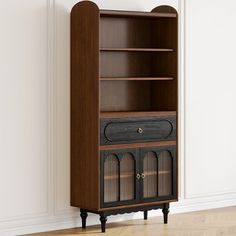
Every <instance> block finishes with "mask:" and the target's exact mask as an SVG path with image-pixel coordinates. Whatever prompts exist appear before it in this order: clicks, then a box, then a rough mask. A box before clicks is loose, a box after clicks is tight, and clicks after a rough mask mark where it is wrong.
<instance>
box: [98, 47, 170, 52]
mask: <svg viewBox="0 0 236 236" xmlns="http://www.w3.org/2000/svg"><path fill="white" fill-rule="evenodd" d="M100 51H117V52H173V51H174V49H172V48H118V47H117V48H116V47H107V48H105V47H102V48H100Z"/></svg>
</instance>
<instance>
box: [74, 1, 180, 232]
mask: <svg viewBox="0 0 236 236" xmlns="http://www.w3.org/2000/svg"><path fill="white" fill-rule="evenodd" d="M114 29H115V30H114ZM177 153H178V14H177V12H176V10H175V9H174V8H172V7H170V6H159V7H156V8H155V9H153V10H152V12H130V11H110V10H99V8H98V7H97V5H96V4H95V3H93V2H91V1H81V2H79V3H77V4H76V5H75V6H74V7H73V9H72V12H71V205H72V206H75V207H79V208H80V212H81V213H80V216H81V219H82V227H83V228H85V227H86V219H87V216H88V212H91V213H96V214H99V215H100V221H101V230H102V232H105V229H106V222H107V219H108V218H107V217H108V216H109V215H116V214H123V213H129V212H136V211H143V212H144V219H145V220H147V218H148V211H149V210H153V209H162V211H163V216H164V223H167V221H168V213H169V203H170V202H174V201H177V199H178V155H177Z"/></svg>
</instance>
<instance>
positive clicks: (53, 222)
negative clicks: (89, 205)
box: [0, 196, 236, 236]
mask: <svg viewBox="0 0 236 236" xmlns="http://www.w3.org/2000/svg"><path fill="white" fill-rule="evenodd" d="M235 205H236V196H231V197H230V198H225V196H224V198H223V197H221V196H219V197H214V198H206V199H200V200H198V199H195V200H194V201H193V200H192V201H191V200H185V199H183V200H180V201H179V202H178V203H172V204H171V208H170V210H171V214H178V213H186V212H191V211H201V210H208V209H214V208H222V207H230V206H235ZM161 214H162V213H161V211H160V210H155V211H150V213H149V216H150V217H154V216H160V215H161ZM142 218H143V214H142V212H139V213H134V214H124V215H118V216H110V217H109V218H108V223H112V222H119V221H126V220H132V219H142ZM160 220H161V219H160ZM87 221H88V222H87V225H88V226H89V225H97V224H99V217H98V216H97V215H94V214H90V215H89V217H88V220H87ZM80 225H81V221H80V217H79V214H75V212H74V211H72V212H71V216H70V214H66V215H65V216H63V215H60V216H55V217H48V218H44V219H43V218H41V219H38V220H37V219H35V220H34V221H33V222H32V220H24V221H23V220H19V221H15V222H11V223H8V222H5V227H4V224H1V225H0V235H1V236H14V235H23V234H30V233H37V232H46V231H52V230H60V229H68V228H74V227H80Z"/></svg>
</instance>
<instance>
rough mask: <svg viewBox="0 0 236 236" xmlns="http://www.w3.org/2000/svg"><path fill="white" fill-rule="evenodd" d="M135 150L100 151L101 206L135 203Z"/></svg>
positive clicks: (136, 195)
mask: <svg viewBox="0 0 236 236" xmlns="http://www.w3.org/2000/svg"><path fill="white" fill-rule="evenodd" d="M136 152H137V151H136V150H133V149H132V150H130V149H129V150H110V151H103V152H101V206H102V207H109V206H117V205H124V204H132V203H135V202H136V201H137V199H138V194H137V189H138V183H137V179H136V171H137V168H138V167H137V164H138V161H137V153H136Z"/></svg>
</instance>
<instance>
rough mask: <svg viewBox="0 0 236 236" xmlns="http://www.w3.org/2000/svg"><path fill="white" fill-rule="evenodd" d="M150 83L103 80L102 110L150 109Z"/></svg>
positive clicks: (101, 87)
mask: <svg viewBox="0 0 236 236" xmlns="http://www.w3.org/2000/svg"><path fill="white" fill-rule="evenodd" d="M150 85H151V83H150V81H138V82H137V81H102V82H101V83H100V110H101V111H139V110H141V111H142V110H150V109H151V94H150V90H151V87H150Z"/></svg>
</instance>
